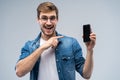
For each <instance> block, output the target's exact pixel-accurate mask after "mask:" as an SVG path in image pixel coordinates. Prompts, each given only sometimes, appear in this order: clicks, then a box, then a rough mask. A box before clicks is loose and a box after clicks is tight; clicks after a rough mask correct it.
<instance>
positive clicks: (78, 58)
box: [73, 39, 85, 76]
mask: <svg viewBox="0 0 120 80" xmlns="http://www.w3.org/2000/svg"><path fill="white" fill-rule="evenodd" d="M73 51H74V56H75V68H76V71H77V72H78V73H80V75H81V76H83V66H84V63H85V59H84V57H83V55H82V48H81V46H80V45H79V43H78V41H77V40H76V39H74V40H73Z"/></svg>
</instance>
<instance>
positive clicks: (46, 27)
mask: <svg viewBox="0 0 120 80" xmlns="http://www.w3.org/2000/svg"><path fill="white" fill-rule="evenodd" d="M44 28H45V29H52V28H53V26H51V27H48V26H45V27H44Z"/></svg>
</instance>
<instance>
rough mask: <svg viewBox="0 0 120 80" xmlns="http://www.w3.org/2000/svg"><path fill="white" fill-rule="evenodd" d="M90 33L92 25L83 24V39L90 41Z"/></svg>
mask: <svg viewBox="0 0 120 80" xmlns="http://www.w3.org/2000/svg"><path fill="white" fill-rule="evenodd" d="M90 33H91V27H90V24H85V25H83V41H84V42H89V41H90V38H89V36H90Z"/></svg>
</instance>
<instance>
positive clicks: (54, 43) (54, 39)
mask: <svg viewBox="0 0 120 80" xmlns="http://www.w3.org/2000/svg"><path fill="white" fill-rule="evenodd" d="M58 38H63V36H55V37H51V38H50V39H49V40H48V41H46V42H45V43H44V44H43V45H42V46H41V47H42V48H43V49H48V48H49V47H52V48H55V47H56V46H57V45H58V43H59V42H58Z"/></svg>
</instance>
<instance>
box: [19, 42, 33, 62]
mask: <svg viewBox="0 0 120 80" xmlns="http://www.w3.org/2000/svg"><path fill="white" fill-rule="evenodd" d="M30 43H31V41H28V42H26V43H25V45H24V46H23V47H22V48H21V55H20V56H19V60H21V59H24V58H26V57H27V56H29V55H30Z"/></svg>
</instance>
